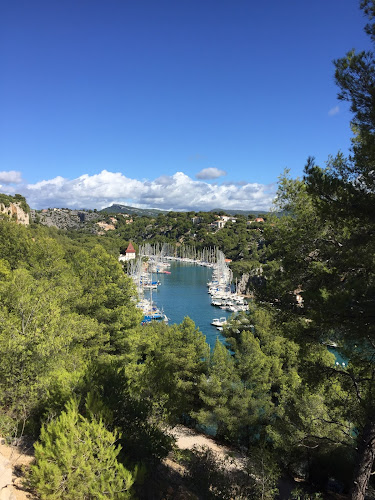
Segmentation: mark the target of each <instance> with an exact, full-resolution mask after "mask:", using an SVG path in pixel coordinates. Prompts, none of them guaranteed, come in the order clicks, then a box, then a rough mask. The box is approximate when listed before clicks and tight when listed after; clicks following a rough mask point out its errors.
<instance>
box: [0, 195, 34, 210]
mask: <svg viewBox="0 0 375 500" xmlns="http://www.w3.org/2000/svg"><path fill="white" fill-rule="evenodd" d="M0 203H2V204H3V205H4V206H5V207H9V206H10V204H11V203H17V204H19V206H20V207H21V208H22V210H23V211H24V212H26V213H30V207H29V205H28V204H27V203H26V199H25V198H24V197H23V196H22V195H20V194H15V195H14V196H11V195H8V194H3V193H0Z"/></svg>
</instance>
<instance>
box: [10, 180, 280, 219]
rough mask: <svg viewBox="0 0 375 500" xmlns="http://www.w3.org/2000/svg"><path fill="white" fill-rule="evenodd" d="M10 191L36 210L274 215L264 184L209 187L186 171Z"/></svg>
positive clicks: (271, 194) (15, 187)
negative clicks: (125, 208)
mask: <svg viewBox="0 0 375 500" xmlns="http://www.w3.org/2000/svg"><path fill="white" fill-rule="evenodd" d="M6 187H7V190H6V191H7V192H9V193H10V194H12V193H13V192H19V193H21V194H22V195H24V196H25V197H26V198H27V200H28V203H29V205H30V206H31V207H33V208H48V207H69V208H98V209H100V208H103V207H107V206H109V205H111V204H112V203H122V204H126V205H131V206H136V207H141V208H142V207H145V208H146V207H152V208H159V209H163V210H211V209H212V208H215V207H218V206H220V207H222V208H224V209H225V208H227V209H231V208H233V209H248V210H251V209H259V210H269V208H270V206H271V204H272V200H273V198H274V196H275V185H274V184H270V185H263V184H259V183H250V182H249V183H241V184H240V185H239V184H235V183H229V182H226V183H225V184H218V183H213V184H210V183H208V182H205V181H204V180H194V179H192V178H190V177H189V176H187V175H186V174H184V173H183V172H176V173H175V174H174V175H171V176H167V175H163V176H161V177H158V178H156V179H154V180H142V181H140V180H137V179H133V178H130V177H126V176H125V175H124V174H122V173H120V172H109V171H107V170H102V171H101V172H100V173H98V174H94V175H88V174H84V175H81V176H80V177H77V178H75V179H66V178H64V177H61V176H58V177H55V178H53V179H48V180H42V181H40V182H37V183H35V184H16V185H13V186H10V185H8V186H6Z"/></svg>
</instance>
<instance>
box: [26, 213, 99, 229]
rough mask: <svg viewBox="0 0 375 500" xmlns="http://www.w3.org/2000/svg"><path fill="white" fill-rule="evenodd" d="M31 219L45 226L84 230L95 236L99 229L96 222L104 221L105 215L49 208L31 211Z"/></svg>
mask: <svg viewBox="0 0 375 500" xmlns="http://www.w3.org/2000/svg"><path fill="white" fill-rule="evenodd" d="M31 218H32V220H33V221H34V222H37V223H39V224H42V225H43V226H49V227H51V226H54V227H57V228H58V229H84V230H85V231H88V232H91V233H94V234H95V233H97V231H98V229H99V228H97V227H96V225H95V222H96V221H98V220H99V219H102V218H103V215H100V214H98V213H96V212H91V211H88V210H70V209H68V208H48V209H43V210H31Z"/></svg>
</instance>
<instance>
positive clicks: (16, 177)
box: [0, 170, 22, 184]
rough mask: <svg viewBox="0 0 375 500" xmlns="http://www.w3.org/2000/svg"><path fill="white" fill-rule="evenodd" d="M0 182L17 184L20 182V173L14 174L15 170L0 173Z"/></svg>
mask: <svg viewBox="0 0 375 500" xmlns="http://www.w3.org/2000/svg"><path fill="white" fill-rule="evenodd" d="M0 182H2V183H3V184H19V183H20V182H22V175H21V172H16V171H15V170H8V171H3V172H0Z"/></svg>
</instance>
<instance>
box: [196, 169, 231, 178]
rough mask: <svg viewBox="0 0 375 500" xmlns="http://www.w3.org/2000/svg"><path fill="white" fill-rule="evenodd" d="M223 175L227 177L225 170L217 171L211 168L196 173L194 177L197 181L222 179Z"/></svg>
mask: <svg viewBox="0 0 375 500" xmlns="http://www.w3.org/2000/svg"><path fill="white" fill-rule="evenodd" d="M224 175H227V173H226V171H225V170H219V169H218V168H215V167H211V168H204V169H203V170H201V171H200V172H198V173H197V175H196V176H195V177H196V178H197V179H206V180H208V179H217V178H218V177H223V176H224Z"/></svg>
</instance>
